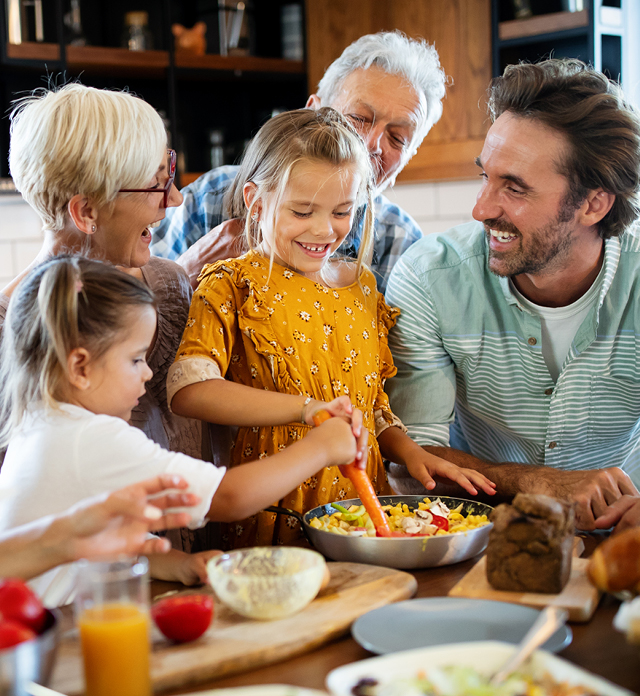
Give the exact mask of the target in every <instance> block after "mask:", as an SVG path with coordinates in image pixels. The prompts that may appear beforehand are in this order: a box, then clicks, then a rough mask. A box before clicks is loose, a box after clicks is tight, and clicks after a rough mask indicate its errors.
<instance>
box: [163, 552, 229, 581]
mask: <svg viewBox="0 0 640 696" xmlns="http://www.w3.org/2000/svg"><path fill="white" fill-rule="evenodd" d="M221 553H222V551H216V550H212V551H201V552H200V553H185V552H184V551H178V550H177V549H171V550H170V551H169V553H166V554H150V555H149V571H150V574H151V577H153V578H156V579H157V580H167V581H168V582H181V583H182V584H183V585H199V584H202V583H205V582H207V561H208V560H209V559H210V558H213V557H214V556H218V555H220V554H221Z"/></svg>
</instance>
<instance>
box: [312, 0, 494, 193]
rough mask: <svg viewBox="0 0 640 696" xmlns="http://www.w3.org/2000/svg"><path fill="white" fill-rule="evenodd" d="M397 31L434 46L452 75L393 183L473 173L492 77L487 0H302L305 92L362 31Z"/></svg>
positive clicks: (448, 72) (489, 12) (484, 124)
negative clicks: (429, 125)
mask: <svg viewBox="0 0 640 696" xmlns="http://www.w3.org/2000/svg"><path fill="white" fill-rule="evenodd" d="M393 29H399V30H401V31H403V32H404V33H405V34H407V35H408V36H410V37H413V38H425V39H426V40H427V41H429V42H430V43H433V44H435V47H436V49H437V50H438V53H439V54H440V60H441V63H442V66H443V68H444V70H445V72H446V73H447V75H448V76H449V77H450V78H451V84H450V85H449V87H448V89H447V96H446V97H445V100H444V112H443V115H442V118H441V119H440V121H439V122H438V123H437V124H436V125H435V127H434V128H433V129H432V130H431V132H430V133H429V135H428V136H427V138H426V139H425V141H424V142H423V144H422V146H421V147H420V149H419V150H418V152H417V154H416V155H415V156H414V157H413V159H412V160H411V161H410V162H409V164H408V165H407V166H406V168H405V169H404V171H403V172H402V174H401V175H400V176H399V177H398V180H399V181H426V180H435V179H455V178H470V177H473V176H475V175H476V174H477V167H476V165H475V164H474V159H475V157H476V156H477V155H479V154H480V150H481V149H482V143H483V141H484V136H485V134H486V131H487V128H488V118H487V115H486V111H485V107H484V101H485V92H486V89H487V87H488V85H489V81H490V80H491V3H490V0H446V2H444V1H442V0H402V2H396V1H394V0H359V1H358V2H355V1H353V2H348V3H346V2H344V1H343V0H307V48H308V54H307V55H308V61H307V62H308V65H307V69H308V75H309V90H310V91H315V88H316V86H317V84H318V80H319V79H320V77H322V74H323V72H324V70H325V69H326V68H327V66H328V65H329V64H330V63H331V62H332V61H333V60H335V58H337V57H338V56H339V55H340V53H341V52H342V50H343V49H344V48H345V47H346V46H347V45H349V43H351V42H352V41H355V40H356V39H357V38H359V37H360V36H362V35H363V34H368V33H372V32H376V31H381V30H393Z"/></svg>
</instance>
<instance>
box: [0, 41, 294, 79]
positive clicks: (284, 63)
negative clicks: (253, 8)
mask: <svg viewBox="0 0 640 696" xmlns="http://www.w3.org/2000/svg"><path fill="white" fill-rule="evenodd" d="M66 54H67V65H68V66H69V68H70V69H72V70H79V69H80V70H89V71H91V72H106V73H113V72H122V71H123V70H127V71H129V70H131V71H135V72H138V73H145V74H149V75H153V74H157V75H161V74H163V73H164V72H165V71H166V69H167V68H168V67H169V53H168V52H167V51H129V50H127V49H126V48H107V47H100V46H67V49H66ZM7 57H8V58H13V59H18V60H36V61H57V60H60V48H59V46H58V44H52V43H35V42H25V43H21V44H7ZM176 67H178V68H187V69H191V70H208V71H213V72H215V71H217V72H221V71H227V72H236V71H240V72H269V73H294V74H300V75H302V74H304V72H305V64H304V62H303V61H296V60H284V59H282V58H259V57H257V56H219V55H204V56H196V55H193V54H191V53H183V52H178V53H176Z"/></svg>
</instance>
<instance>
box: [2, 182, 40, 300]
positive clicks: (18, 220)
mask: <svg viewBox="0 0 640 696" xmlns="http://www.w3.org/2000/svg"><path fill="white" fill-rule="evenodd" d="M41 227H42V223H41V222H40V218H39V217H38V216H37V215H36V213H35V212H34V211H33V210H32V209H31V207H30V206H29V205H27V204H26V203H25V202H24V201H23V200H22V196H20V195H19V194H2V195H0V288H3V287H4V286H5V285H6V284H7V283H8V282H9V281H11V280H12V279H13V278H14V277H15V276H16V275H17V274H18V273H20V271H22V270H24V269H25V268H26V267H27V266H28V265H29V264H30V263H31V262H32V261H33V259H34V258H35V257H36V255H37V253H38V250H39V249H40V245H41V244H42V238H43V235H42V229H41Z"/></svg>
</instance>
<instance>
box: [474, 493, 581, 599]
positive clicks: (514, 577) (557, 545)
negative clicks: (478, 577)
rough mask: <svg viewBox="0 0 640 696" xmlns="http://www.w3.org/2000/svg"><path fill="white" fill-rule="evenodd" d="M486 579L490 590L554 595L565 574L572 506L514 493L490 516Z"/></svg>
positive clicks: (566, 578) (568, 567)
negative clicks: (510, 499)
mask: <svg viewBox="0 0 640 696" xmlns="http://www.w3.org/2000/svg"><path fill="white" fill-rule="evenodd" d="M491 521H492V522H493V529H492V530H491V533H490V535H489V546H488V547H487V580H488V581H489V584H490V585H491V586H492V587H494V588H495V589H496V590H508V591H513V592H544V593H553V594H555V593H558V592H561V591H562V588H563V587H564V586H565V585H566V584H567V582H568V581H569V576H570V575H571V550H572V546H573V532H574V513H573V508H571V507H570V506H569V505H568V504H566V503H563V502H561V501H559V500H556V499H555V498H550V497H548V496H546V495H532V494H528V493H519V494H518V495H517V496H516V497H515V498H514V500H513V503H512V504H511V505H505V504H503V505H498V507H497V508H496V509H495V510H494V511H493V513H492V514H491Z"/></svg>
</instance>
